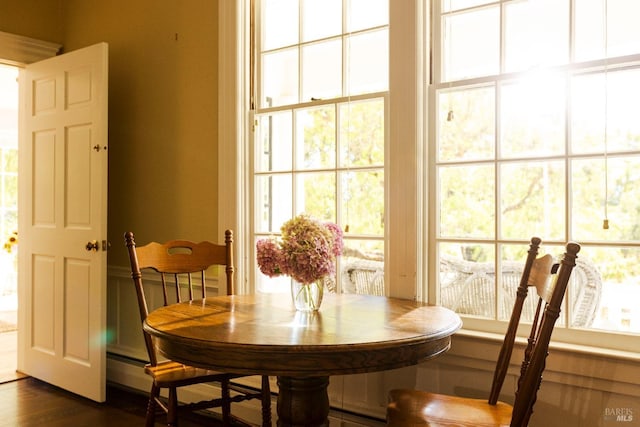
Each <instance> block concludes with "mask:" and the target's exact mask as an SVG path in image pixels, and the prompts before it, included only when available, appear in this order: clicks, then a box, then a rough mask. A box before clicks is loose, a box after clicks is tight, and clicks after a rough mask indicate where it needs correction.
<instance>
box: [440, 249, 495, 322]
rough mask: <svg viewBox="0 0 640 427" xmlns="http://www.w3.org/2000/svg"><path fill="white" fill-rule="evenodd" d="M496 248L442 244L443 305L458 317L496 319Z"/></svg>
mask: <svg viewBox="0 0 640 427" xmlns="http://www.w3.org/2000/svg"><path fill="white" fill-rule="evenodd" d="M494 254H495V246H494V245H491V244H471V243H468V244H467V243H462V244H461V243H440V244H438V259H439V260H440V265H439V272H440V274H439V291H440V292H439V303H440V304H441V305H443V306H444V307H447V308H450V309H452V310H454V311H456V312H457V313H460V314H466V315H470V316H479V317H485V318H489V319H494V318H495V304H496V303H495V301H496V298H495V255H494Z"/></svg>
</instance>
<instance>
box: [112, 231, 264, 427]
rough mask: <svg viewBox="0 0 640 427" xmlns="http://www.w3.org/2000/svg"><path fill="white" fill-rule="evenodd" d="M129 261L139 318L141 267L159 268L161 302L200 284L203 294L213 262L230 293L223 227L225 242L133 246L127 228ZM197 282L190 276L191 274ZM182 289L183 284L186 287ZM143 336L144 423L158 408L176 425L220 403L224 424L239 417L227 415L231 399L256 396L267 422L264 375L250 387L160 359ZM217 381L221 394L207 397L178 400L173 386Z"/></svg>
mask: <svg viewBox="0 0 640 427" xmlns="http://www.w3.org/2000/svg"><path fill="white" fill-rule="evenodd" d="M124 238H125V242H126V245H127V248H128V251H129V260H130V262H131V277H132V279H133V284H134V285H135V289H136V295H137V297H138V307H139V310H140V320H141V321H142V322H144V320H145V319H146V317H147V315H148V314H149V307H148V306H147V298H146V297H145V291H144V287H143V282H142V273H141V270H145V269H151V270H155V271H156V272H157V273H160V274H159V275H160V279H161V283H162V293H163V300H164V305H168V304H170V303H172V302H181V301H182V300H183V296H182V294H183V293H186V292H188V299H189V300H192V299H193V298H194V288H197V287H200V296H201V297H202V298H205V297H206V281H205V270H207V269H208V268H209V267H210V266H212V265H222V266H225V272H226V276H227V283H226V286H227V294H229V295H232V294H233V293H234V280H233V273H234V265H233V250H232V249H233V233H232V232H231V231H230V230H227V231H226V232H225V244H224V245H217V244H213V243H210V242H200V243H194V242H189V241H185V240H172V241H169V242H166V243H164V244H160V243H155V242H153V243H149V244H148V245H145V246H139V247H136V242H135V240H134V235H133V233H132V232H127V233H125V235H124ZM196 277H198V279H197V280H196V283H195V284H194V281H193V280H192V279H195V278H196ZM185 288H186V289H185ZM143 334H144V341H145V344H146V347H147V353H148V355H149V361H150V363H149V364H148V365H146V366H145V373H147V374H148V375H150V376H151V378H152V379H153V385H152V386H151V391H150V393H149V404H148V407H147V417H146V427H153V426H154V425H155V424H154V423H155V415H156V410H157V409H158V408H160V409H162V410H163V411H164V412H165V413H166V416H167V425H168V426H176V425H177V424H178V415H179V414H181V413H182V412H187V411H195V410H201V409H205V408H213V407H221V408H222V418H223V423H224V425H230V422H231V419H232V418H233V419H235V420H237V421H240V422H241V423H242V421H241V420H238V419H237V418H236V417H232V415H231V403H232V402H241V401H244V400H248V399H260V400H261V402H262V425H263V426H265V427H266V426H269V427H271V393H270V389H269V377H268V376H266V375H265V376H262V387H261V389H260V390H258V391H256V390H254V389H251V388H248V387H244V386H241V385H239V384H235V383H232V382H231V380H233V379H235V378H239V377H242V376H246V375H242V374H231V373H223V372H218V371H211V370H207V369H201V368H196V367H192V366H187V365H183V364H181V363H177V362H174V361H171V360H163V361H160V360H159V357H158V355H157V354H156V350H155V347H154V344H153V341H152V338H151V336H150V335H148V334H147V333H145V332H144V331H143ZM208 382H217V383H219V384H220V387H221V389H222V393H221V396H220V397H217V398H213V399H211V400H208V401H203V402H197V403H189V404H179V402H178V397H177V389H178V388H179V387H182V386H187V385H192V384H199V383H208ZM163 388H166V389H168V393H169V394H168V399H163V398H161V397H160V390H161V389H163ZM232 392H233V393H232Z"/></svg>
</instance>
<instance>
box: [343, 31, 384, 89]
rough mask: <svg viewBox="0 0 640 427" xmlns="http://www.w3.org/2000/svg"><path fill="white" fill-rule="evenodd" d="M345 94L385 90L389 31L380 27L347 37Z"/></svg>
mask: <svg viewBox="0 0 640 427" xmlns="http://www.w3.org/2000/svg"><path fill="white" fill-rule="evenodd" d="M346 40H347V52H348V54H349V55H348V58H349V61H348V63H347V70H346V72H347V76H348V80H347V88H346V91H347V94H348V95H357V94H361V93H367V92H381V91H383V90H387V86H388V82H389V52H388V50H389V32H388V30H387V29H386V28H385V29H382V30H378V31H372V32H368V33H362V34H359V35H356V36H351V37H347V39H346Z"/></svg>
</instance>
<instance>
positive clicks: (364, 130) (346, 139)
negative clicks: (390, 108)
mask: <svg viewBox="0 0 640 427" xmlns="http://www.w3.org/2000/svg"><path fill="white" fill-rule="evenodd" d="M338 109H339V112H340V165H341V166H342V167H353V166H373V165H377V166H382V165H383V164H384V100H383V99H374V100H368V101H356V102H349V103H345V104H339V105H338Z"/></svg>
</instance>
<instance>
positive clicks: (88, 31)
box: [64, 0, 221, 265]
mask: <svg viewBox="0 0 640 427" xmlns="http://www.w3.org/2000/svg"><path fill="white" fill-rule="evenodd" d="M217 10H218V3H217V1H211V0H187V1H184V0H181V1H178V0H110V1H98V0H91V1H88V0H65V1H64V16H65V26H64V29H65V37H64V48H65V50H66V51H69V50H74V49H78V48H81V47H84V46H88V45H91V44H94V43H97V42H100V41H105V42H107V43H109V63H110V66H109V73H110V80H109V144H110V154H109V240H110V241H111V244H112V249H111V252H110V254H109V264H110V265H127V264H128V261H127V258H126V256H125V250H124V244H123V238H122V236H123V233H124V232H125V231H127V230H131V231H134V232H135V233H136V237H137V239H136V240H137V241H138V242H139V243H145V242H148V241H150V240H152V239H153V240H165V239H169V238H176V237H180V238H187V239H194V240H205V239H206V240H220V239H221V237H220V236H218V235H217V213H216V211H217V200H216V194H217V167H216V164H217V126H218V125H217V116H218V112H217V93H218V89H217V78H218V77H217V39H218V26H217V25H218V24H217V14H218V12H217Z"/></svg>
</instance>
